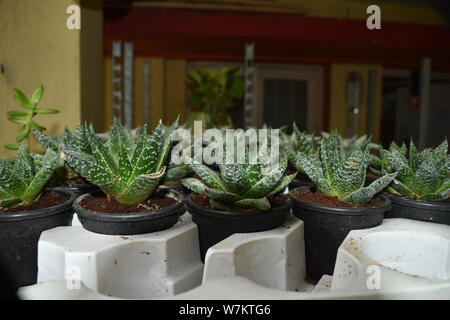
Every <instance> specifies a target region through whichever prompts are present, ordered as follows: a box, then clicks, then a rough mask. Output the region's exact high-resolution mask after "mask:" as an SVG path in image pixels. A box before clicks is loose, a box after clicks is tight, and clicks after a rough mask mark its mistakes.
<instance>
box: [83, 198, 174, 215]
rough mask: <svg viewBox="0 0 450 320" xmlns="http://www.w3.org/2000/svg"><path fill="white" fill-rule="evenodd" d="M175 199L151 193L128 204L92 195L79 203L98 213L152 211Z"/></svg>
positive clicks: (167, 205)
mask: <svg viewBox="0 0 450 320" xmlns="http://www.w3.org/2000/svg"><path fill="white" fill-rule="evenodd" d="M176 203H177V201H176V200H175V199H172V198H168V197H165V196H162V195H156V194H155V195H153V196H151V197H150V198H148V199H147V200H145V201H144V202H141V203H139V204H134V205H129V204H124V203H120V202H118V201H117V200H115V199H109V200H108V198H107V197H106V196H104V195H103V196H98V197H92V198H89V199H84V200H83V201H81V203H80V205H81V206H82V207H83V208H85V209H87V210H90V211H92V212H99V213H136V212H143V211H153V210H159V209H162V208H166V207H169V206H171V205H174V204H176Z"/></svg>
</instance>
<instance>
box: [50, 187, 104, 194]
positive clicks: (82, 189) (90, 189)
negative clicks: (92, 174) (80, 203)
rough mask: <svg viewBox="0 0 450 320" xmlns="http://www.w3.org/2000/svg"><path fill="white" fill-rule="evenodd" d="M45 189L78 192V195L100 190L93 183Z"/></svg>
mask: <svg viewBox="0 0 450 320" xmlns="http://www.w3.org/2000/svg"><path fill="white" fill-rule="evenodd" d="M45 190H48V191H70V192H73V193H74V194H76V195H77V196H81V195H83V194H85V193H93V192H98V191H100V189H99V188H98V187H97V186H96V185H93V184H87V185H84V186H78V187H48V188H46V189H45Z"/></svg>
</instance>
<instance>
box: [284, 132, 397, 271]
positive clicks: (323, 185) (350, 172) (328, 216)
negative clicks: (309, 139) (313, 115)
mask: <svg viewBox="0 0 450 320" xmlns="http://www.w3.org/2000/svg"><path fill="white" fill-rule="evenodd" d="M340 141H341V139H340V137H339V135H338V134H337V133H336V132H332V133H330V134H329V135H328V136H326V137H324V138H322V141H321V144H320V147H319V150H318V152H317V153H313V154H305V153H301V152H300V153H298V154H297V155H296V157H295V159H294V161H295V162H296V163H297V165H298V166H299V167H300V168H301V169H302V170H303V171H304V172H305V173H306V174H307V175H308V176H309V178H310V179H311V180H312V181H313V182H314V184H315V188H314V189H313V188H309V187H300V188H298V189H294V190H291V191H290V192H289V196H290V198H291V200H292V203H293V212H294V215H295V216H296V217H298V218H299V219H301V220H303V222H304V224H305V254H306V270H307V273H308V275H309V277H310V278H311V279H312V280H319V279H320V278H321V277H322V275H324V274H329V275H331V274H332V273H333V269H334V264H335V261H336V254H337V249H338V248H339V246H340V245H341V243H342V241H343V240H344V238H345V237H346V236H347V234H348V233H349V232H350V231H351V230H354V229H365V228H371V227H375V226H377V225H379V224H381V223H382V221H383V218H384V213H385V212H386V211H388V210H389V208H390V201H389V199H387V198H386V197H385V196H382V195H379V196H377V194H378V193H380V192H381V191H382V190H383V189H384V188H385V187H386V186H387V185H388V184H389V183H391V182H392V181H393V180H394V178H395V177H396V175H397V173H391V174H386V175H384V176H383V177H380V178H379V179H376V180H375V181H373V182H372V183H370V184H369V185H367V186H365V182H366V172H367V167H368V165H369V160H370V147H371V146H370V140H365V141H364V142H363V143H362V144H360V145H358V146H356V147H354V148H353V149H352V150H345V149H344V148H342V146H341V142H340ZM316 188H317V190H316Z"/></svg>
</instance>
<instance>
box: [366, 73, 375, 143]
mask: <svg viewBox="0 0 450 320" xmlns="http://www.w3.org/2000/svg"><path fill="white" fill-rule="evenodd" d="M376 85H377V71H376V70H374V69H370V70H369V82H368V85H367V87H368V89H367V135H368V136H371V135H373V132H374V126H375V97H376V94H375V92H376Z"/></svg>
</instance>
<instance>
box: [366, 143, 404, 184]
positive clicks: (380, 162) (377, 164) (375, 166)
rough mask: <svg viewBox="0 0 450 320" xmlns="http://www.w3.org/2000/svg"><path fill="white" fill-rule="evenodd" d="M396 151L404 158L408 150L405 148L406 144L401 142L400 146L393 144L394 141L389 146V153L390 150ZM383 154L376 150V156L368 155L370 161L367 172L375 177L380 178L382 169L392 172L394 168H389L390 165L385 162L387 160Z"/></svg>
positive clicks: (381, 151)
mask: <svg viewBox="0 0 450 320" xmlns="http://www.w3.org/2000/svg"><path fill="white" fill-rule="evenodd" d="M394 149H395V150H397V151H398V152H400V153H401V154H403V155H404V156H406V153H407V151H408V148H407V147H406V144H405V143H404V142H403V143H402V144H401V145H398V144H397V143H395V142H394V141H392V142H391V144H390V145H389V149H388V150H389V151H392V150H394ZM384 154H385V153H384V152H383V150H382V149H381V150H378V155H375V154H371V155H370V161H369V171H370V172H372V173H373V174H374V175H376V176H382V175H383V173H382V171H383V168H384V170H385V171H386V172H390V173H391V172H394V171H395V170H394V168H393V167H391V165H390V164H389V162H388V161H387V159H386V158H385V156H384Z"/></svg>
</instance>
